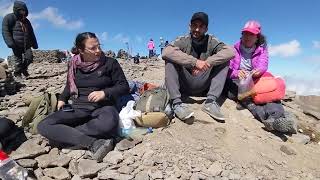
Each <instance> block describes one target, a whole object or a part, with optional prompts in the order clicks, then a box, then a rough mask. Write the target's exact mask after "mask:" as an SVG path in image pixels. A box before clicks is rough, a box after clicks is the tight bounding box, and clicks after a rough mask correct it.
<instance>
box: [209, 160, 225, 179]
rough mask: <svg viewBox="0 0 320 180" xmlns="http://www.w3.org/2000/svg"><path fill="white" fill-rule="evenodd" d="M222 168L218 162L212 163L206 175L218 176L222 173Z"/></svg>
mask: <svg viewBox="0 0 320 180" xmlns="http://www.w3.org/2000/svg"><path fill="white" fill-rule="evenodd" d="M222 170H223V169H222V167H221V165H220V163H219V162H217V161H216V162H214V163H213V164H212V165H211V166H210V167H209V168H208V170H207V171H208V174H210V175H211V176H219V175H220V174H221V173H222Z"/></svg>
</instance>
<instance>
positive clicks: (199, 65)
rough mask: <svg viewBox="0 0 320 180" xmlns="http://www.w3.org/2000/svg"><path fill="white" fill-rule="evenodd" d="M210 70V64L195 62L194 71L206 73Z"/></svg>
mask: <svg viewBox="0 0 320 180" xmlns="http://www.w3.org/2000/svg"><path fill="white" fill-rule="evenodd" d="M209 68H210V64H209V63H208V62H207V61H202V60H197V62H196V69H198V70H200V71H207V70H208V69H209Z"/></svg>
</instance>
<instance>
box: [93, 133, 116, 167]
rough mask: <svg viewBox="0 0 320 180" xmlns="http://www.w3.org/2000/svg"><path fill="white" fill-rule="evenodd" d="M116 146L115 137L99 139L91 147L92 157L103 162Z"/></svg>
mask: <svg viewBox="0 0 320 180" xmlns="http://www.w3.org/2000/svg"><path fill="white" fill-rule="evenodd" d="M113 148H114V141H113V139H107V140H106V139H98V140H96V141H94V142H93V144H92V146H91V147H90V149H89V150H90V151H91V152H92V159H94V160H96V161H97V162H101V161H102V160H103V158H104V157H105V156H106V155H107V154H108V153H109V152H110V151H112V149H113Z"/></svg>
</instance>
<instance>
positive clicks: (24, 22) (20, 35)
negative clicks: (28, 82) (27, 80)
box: [2, 1, 38, 79]
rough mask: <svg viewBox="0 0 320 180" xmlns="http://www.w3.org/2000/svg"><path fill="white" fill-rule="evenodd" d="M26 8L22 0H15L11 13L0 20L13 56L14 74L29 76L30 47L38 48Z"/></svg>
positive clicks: (3, 34)
mask: <svg viewBox="0 0 320 180" xmlns="http://www.w3.org/2000/svg"><path fill="white" fill-rule="evenodd" d="M27 16H28V8H27V6H26V4H25V3H24V2H21V1H15V2H14V5H13V13H10V14H7V15H6V16H5V17H4V18H3V21H2V36H3V39H4V41H5V42H6V44H7V46H8V47H9V48H11V49H12V51H13V54H14V56H15V60H14V62H13V63H14V76H15V77H16V78H18V79H20V78H21V74H23V75H24V76H26V77H27V76H29V73H28V66H29V64H30V63H32V61H33V55H32V51H31V47H32V48H33V49H38V43H37V39H36V37H35V35H34V32H33V28H32V25H31V23H30V21H29V20H28V19H27Z"/></svg>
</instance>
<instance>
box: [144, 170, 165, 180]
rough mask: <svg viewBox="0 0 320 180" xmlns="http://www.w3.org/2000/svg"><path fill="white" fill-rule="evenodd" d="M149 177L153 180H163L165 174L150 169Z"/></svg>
mask: <svg viewBox="0 0 320 180" xmlns="http://www.w3.org/2000/svg"><path fill="white" fill-rule="evenodd" d="M148 175H149V176H150V177H151V178H152V179H162V178H163V174H162V172H161V171H159V170H157V169H150V170H149V171H148Z"/></svg>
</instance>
